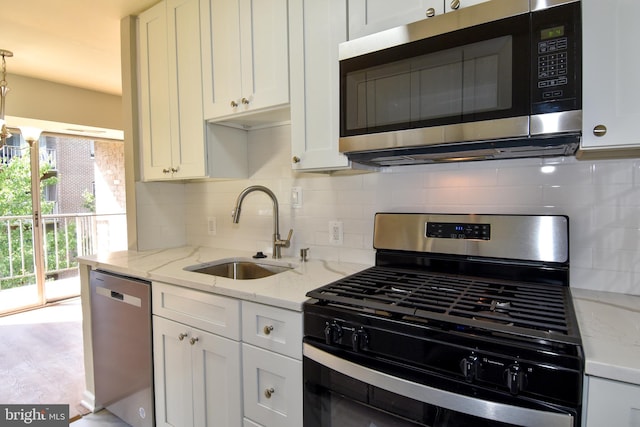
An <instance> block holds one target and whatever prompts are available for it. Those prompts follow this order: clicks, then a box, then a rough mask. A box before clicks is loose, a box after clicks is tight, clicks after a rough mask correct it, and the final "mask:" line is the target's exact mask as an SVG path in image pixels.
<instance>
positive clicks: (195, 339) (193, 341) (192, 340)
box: [189, 337, 200, 345]
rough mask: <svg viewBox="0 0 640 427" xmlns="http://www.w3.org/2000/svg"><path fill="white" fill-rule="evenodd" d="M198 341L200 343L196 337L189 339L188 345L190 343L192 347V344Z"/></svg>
mask: <svg viewBox="0 0 640 427" xmlns="http://www.w3.org/2000/svg"><path fill="white" fill-rule="evenodd" d="M198 341H200V339H199V338H197V337H195V338H191V339H190V340H189V343H190V344H191V345H194V344H195V343H197V342H198Z"/></svg>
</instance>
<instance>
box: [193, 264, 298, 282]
mask: <svg viewBox="0 0 640 427" xmlns="http://www.w3.org/2000/svg"><path fill="white" fill-rule="evenodd" d="M184 269H185V270H187V271H193V272H196V273H202V274H209V275H211V276H219V277H226V278H228V279H235V280H251V279H261V278H263V277H269V276H272V275H274V274H278V273H284V272H285V271H289V270H291V269H293V267H292V266H290V265H286V264H276V263H273V262H268V261H253V260H249V259H233V260H218V261H212V262H207V263H203V264H196V265H191V266H189V267H185V268H184Z"/></svg>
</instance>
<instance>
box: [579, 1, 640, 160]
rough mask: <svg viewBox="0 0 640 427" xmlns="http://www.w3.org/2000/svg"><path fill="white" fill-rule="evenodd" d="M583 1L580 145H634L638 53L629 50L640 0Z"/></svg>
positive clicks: (639, 111) (638, 30) (638, 143)
mask: <svg viewBox="0 0 640 427" xmlns="http://www.w3.org/2000/svg"><path fill="white" fill-rule="evenodd" d="M581 7H582V28H583V33H582V40H583V46H582V61H583V66H582V79H583V82H582V105H583V113H582V114H583V115H582V117H583V129H582V148H584V149H598V148H618V149H624V148H631V147H634V148H638V147H640V134H639V133H638V131H637V129H636V125H637V124H638V122H640V103H638V99H640V79H638V76H640V55H637V54H634V53H632V52H637V50H638V48H637V43H638V42H637V40H640V26H638V24H637V22H636V19H637V17H638V16H640V2H637V1H625V0H614V1H606V2H603V1H598V0H583V1H582V2H581ZM605 128H606V133H604V132H603V130H604V129H605ZM597 135H601V136H597Z"/></svg>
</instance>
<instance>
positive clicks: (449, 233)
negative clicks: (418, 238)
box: [425, 222, 491, 240]
mask: <svg viewBox="0 0 640 427" xmlns="http://www.w3.org/2000/svg"><path fill="white" fill-rule="evenodd" d="M425 229H426V237H436V238H439V239H469V240H490V239H491V224H463V223H457V222H427V223H426V227H425Z"/></svg>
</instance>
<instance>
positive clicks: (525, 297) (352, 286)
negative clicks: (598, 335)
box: [307, 266, 580, 344]
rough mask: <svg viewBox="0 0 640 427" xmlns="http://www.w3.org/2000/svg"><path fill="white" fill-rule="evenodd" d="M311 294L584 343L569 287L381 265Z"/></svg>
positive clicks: (398, 315) (409, 315)
mask: <svg viewBox="0 0 640 427" xmlns="http://www.w3.org/2000/svg"><path fill="white" fill-rule="evenodd" d="M307 296H309V297H311V298H315V299H317V300H318V302H317V303H316V304H319V305H332V306H338V307H345V308H348V309H349V310H355V311H360V312H367V313H372V314H375V315H377V316H382V317H387V318H390V319H396V320H402V321H405V322H413V323H429V324H441V325H443V327H447V328H451V327H452V326H451V325H454V326H453V327H458V328H459V327H461V326H463V327H464V326H466V327H472V328H474V329H483V330H488V331H494V332H496V331H497V332H502V333H508V334H513V335H517V336H519V337H531V338H534V339H544V340H548V341H553V342H560V343H566V344H580V334H579V331H578V328H577V324H576V317H575V313H574V311H573V304H572V303H571V295H570V290H569V287H566V286H553V285H548V284H540V283H529V282H523V281H517V282H514V281H510V280H499V279H487V278H483V277H474V276H464V275H460V274H446V273H431V272H425V271H418V270H410V269H402V268H390V267H380V266H376V267H371V268H369V269H367V270H364V271H362V272H360V273H356V274H353V275H351V276H349V277H346V278H344V279H341V280H338V281H336V282H334V283H331V284H329V285H326V286H323V287H321V288H318V289H316V290H313V291H311V292H309V293H308V294H307Z"/></svg>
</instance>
